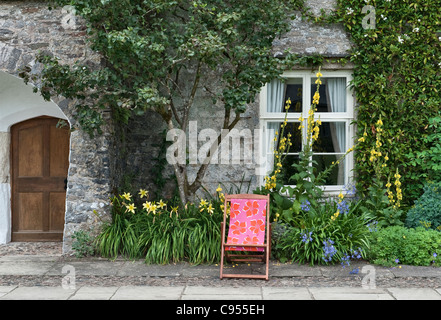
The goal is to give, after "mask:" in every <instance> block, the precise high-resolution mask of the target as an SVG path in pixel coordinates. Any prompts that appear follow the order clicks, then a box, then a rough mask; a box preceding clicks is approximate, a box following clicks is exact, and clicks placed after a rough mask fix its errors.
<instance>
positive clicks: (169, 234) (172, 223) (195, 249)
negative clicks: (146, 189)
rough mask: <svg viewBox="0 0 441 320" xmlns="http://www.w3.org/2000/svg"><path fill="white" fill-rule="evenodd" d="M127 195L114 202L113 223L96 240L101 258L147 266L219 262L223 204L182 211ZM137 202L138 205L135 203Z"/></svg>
mask: <svg viewBox="0 0 441 320" xmlns="http://www.w3.org/2000/svg"><path fill="white" fill-rule="evenodd" d="M146 196H147V194H144V195H143V194H142V191H140V198H141V197H142V198H143V199H142V209H141V208H138V207H136V206H135V202H137V203H139V201H140V199H134V197H132V195H131V194H129V193H124V194H121V195H118V196H114V197H113V198H112V221H111V223H109V224H107V225H105V226H104V228H103V230H102V231H101V233H100V234H99V235H98V237H97V238H96V239H95V246H96V247H97V252H98V254H100V255H102V256H104V257H108V258H116V257H118V256H119V255H122V256H124V257H127V258H129V259H141V258H143V259H145V261H146V263H156V264H167V263H172V262H180V261H188V262H190V263H192V264H200V263H214V262H218V261H219V260H220V250H219V245H220V222H221V221H222V211H221V209H220V203H221V201H220V200H219V199H217V200H216V201H215V200H213V201H211V202H210V203H208V202H207V203H206V204H203V205H202V204H201V205H199V206H196V205H194V204H190V203H189V204H187V206H186V207H185V208H182V209H179V208H178V207H173V206H171V205H170V207H168V206H169V204H166V203H164V202H162V200H160V201H144V200H145V199H144V197H146ZM135 200H138V201H135Z"/></svg>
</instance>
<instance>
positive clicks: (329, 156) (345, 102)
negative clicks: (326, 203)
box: [260, 71, 354, 192]
mask: <svg viewBox="0 0 441 320" xmlns="http://www.w3.org/2000/svg"><path fill="white" fill-rule="evenodd" d="M322 74H323V77H322V85H321V86H320V101H319V105H318V106H317V111H316V113H315V117H316V119H318V118H319V117H320V120H321V122H322V124H321V126H320V134H319V138H318V140H317V141H316V142H315V143H314V145H313V151H314V155H313V159H311V160H314V161H311V164H312V163H314V164H313V165H314V166H315V167H316V169H317V170H318V171H321V170H324V169H326V168H327V167H329V166H330V165H331V164H332V163H333V162H335V161H337V160H338V159H340V158H341V157H342V156H343V155H344V154H345V153H346V152H347V150H348V149H349V148H351V147H352V146H353V136H354V129H353V126H352V125H351V121H352V120H353V118H354V107H353V104H354V101H353V97H352V92H351V90H350V89H349V81H351V79H352V77H351V73H350V72H349V71H322ZM283 77H284V78H285V81H283V82H282V81H280V80H274V81H272V82H271V83H268V84H267V85H266V86H265V87H264V88H263V90H262V92H261V97H260V106H261V110H260V120H261V128H263V130H264V139H263V141H262V146H261V150H262V156H263V157H264V158H265V159H264V160H266V162H265V164H266V167H265V174H269V173H271V171H272V170H273V166H274V163H273V162H274V159H273V157H274V155H273V151H274V142H273V139H274V135H275V132H276V131H278V132H280V125H281V124H282V122H283V120H284V118H285V101H286V100H287V99H288V98H290V99H291V102H292V103H291V108H290V110H289V112H288V124H287V126H286V128H285V132H284V135H285V136H286V135H287V134H288V133H291V141H292V143H293V145H292V146H291V149H290V151H289V153H288V156H287V157H286V158H285V162H284V163H283V168H282V176H283V181H284V182H285V184H287V185H289V177H291V176H292V175H293V174H294V173H295V172H294V171H293V170H294V167H292V166H291V164H292V163H293V162H294V161H297V160H298V158H299V152H300V151H301V150H302V148H303V144H304V141H303V138H302V137H305V136H306V128H304V129H302V130H303V131H304V132H303V133H302V132H300V131H299V118H300V116H302V117H303V118H305V119H307V118H308V112H309V108H310V106H311V103H312V97H313V95H314V93H315V91H316V89H317V86H316V84H315V80H316V75H315V73H311V72H309V71H290V72H286V73H285V74H284V75H283ZM276 147H277V146H276ZM352 169H353V157H352V153H349V154H348V155H347V156H346V158H345V159H344V160H343V161H341V163H340V164H339V165H338V166H335V167H334V170H333V171H332V172H331V173H330V175H329V176H328V178H327V180H326V183H325V186H324V189H325V191H330V192H332V191H336V192H338V191H340V190H341V189H342V186H344V185H347V184H348V183H349V182H350V179H351V173H352ZM261 179H262V180H261V183H262V184H263V177H261Z"/></svg>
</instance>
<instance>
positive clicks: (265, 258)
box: [220, 194, 271, 280]
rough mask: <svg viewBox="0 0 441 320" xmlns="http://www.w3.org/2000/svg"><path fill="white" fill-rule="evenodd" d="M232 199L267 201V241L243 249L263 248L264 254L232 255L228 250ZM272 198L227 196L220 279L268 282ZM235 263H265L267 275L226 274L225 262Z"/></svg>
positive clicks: (222, 233)
mask: <svg viewBox="0 0 441 320" xmlns="http://www.w3.org/2000/svg"><path fill="white" fill-rule="evenodd" d="M232 199H250V200H266V219H265V220H266V222H265V223H266V225H265V241H264V243H263V244H245V245H241V247H257V248H263V249H264V250H263V252H262V251H261V252H255V254H249V255H247V254H230V253H228V252H227V251H234V250H231V249H230V250H226V248H227V247H228V248H231V247H232V246H231V245H228V244H227V243H226V235H227V234H228V233H227V230H226V229H227V228H226V221H227V204H228V202H231V200H232ZM270 212H271V211H270V196H269V195H256V194H230V195H227V194H226V195H225V203H224V216H223V222H221V236H222V239H221V262H220V278H221V279H223V278H248V279H265V280H268V265H269V260H270V254H271V225H270V223H269V216H270ZM225 259H227V260H228V261H234V262H264V263H265V274H262V275H259V274H231V273H230V274H229V273H224V272H223V271H224V260H225Z"/></svg>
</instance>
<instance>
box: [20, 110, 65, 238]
mask: <svg viewBox="0 0 441 320" xmlns="http://www.w3.org/2000/svg"><path fill="white" fill-rule="evenodd" d="M59 120H60V119H56V118H51V117H39V118H34V119H31V120H27V121H24V122H21V123H18V124H16V125H14V126H13V127H12V128H11V170H12V172H11V177H12V181H11V185H12V241H62V239H63V230H64V215H65V202H66V184H67V171H68V167H69V139H70V130H69V128H68V127H67V126H65V127H61V128H57V127H56V125H57V123H58V121H59Z"/></svg>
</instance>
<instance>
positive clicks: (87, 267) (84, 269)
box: [46, 261, 125, 276]
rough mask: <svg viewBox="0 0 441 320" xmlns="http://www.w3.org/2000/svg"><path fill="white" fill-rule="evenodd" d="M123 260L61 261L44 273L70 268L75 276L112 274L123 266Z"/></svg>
mask: <svg viewBox="0 0 441 320" xmlns="http://www.w3.org/2000/svg"><path fill="white" fill-rule="evenodd" d="M124 264H125V262H123V261H113V262H108V261H63V262H59V263H57V264H55V265H53V267H52V268H50V270H48V271H47V273H46V275H51V276H53V275H63V274H66V272H67V271H66V270H72V271H74V272H75V275H77V276H81V275H84V276H86V275H87V276H114V275H116V274H117V273H118V271H119V270H120V269H121V268H122V267H123V266H124Z"/></svg>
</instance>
